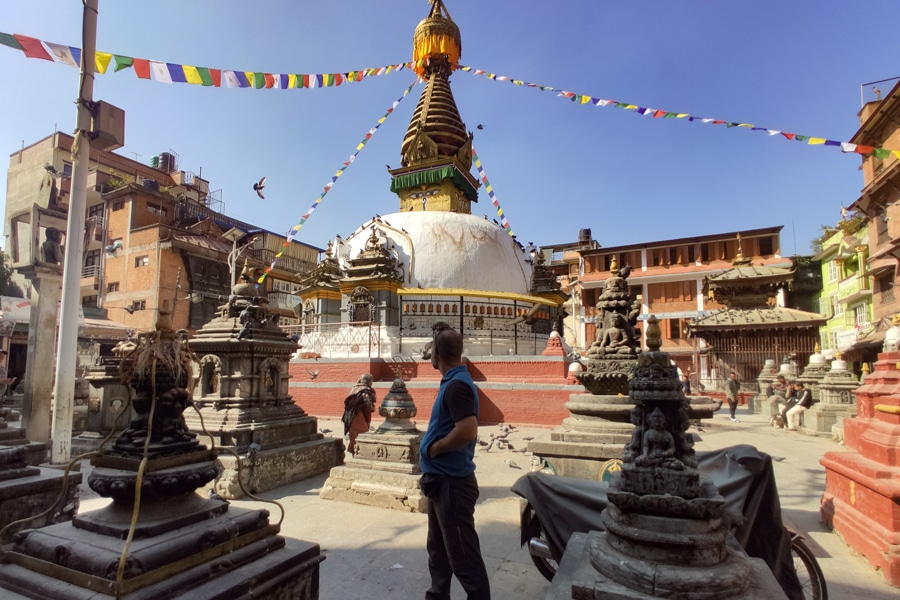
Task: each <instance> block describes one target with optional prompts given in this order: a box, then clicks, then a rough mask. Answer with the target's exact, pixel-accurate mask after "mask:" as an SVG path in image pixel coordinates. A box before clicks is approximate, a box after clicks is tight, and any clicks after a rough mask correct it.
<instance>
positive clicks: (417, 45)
mask: <svg viewBox="0 0 900 600" xmlns="http://www.w3.org/2000/svg"><path fill="white" fill-rule="evenodd" d="M461 55H462V36H460V33H459V27H457V25H456V23H454V22H453V19H451V18H450V12H449V11H448V10H447V7H446V6H444V2H443V0H431V11H430V12H429V13H428V17H426V18H425V19H423V20H422V21H421V22H420V23H419V25H418V26H417V27H416V31H415V33H414V34H413V61H414V62H415V64H414V65H413V71H415V72H416V74H417V75H418V76H419V77H421V78H423V79H428V77H429V76H430V70H429V69H426V67H427V66H429V65H428V63H430V61H431V60H433V59H441V58H442V59H444V60H445V61H446V62H448V63H449V64H450V69H451V70H455V69H456V67H457V66H458V65H459V58H460V56H461Z"/></svg>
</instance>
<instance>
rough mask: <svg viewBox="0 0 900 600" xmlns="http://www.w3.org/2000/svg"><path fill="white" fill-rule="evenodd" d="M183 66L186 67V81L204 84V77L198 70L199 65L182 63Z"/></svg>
mask: <svg viewBox="0 0 900 600" xmlns="http://www.w3.org/2000/svg"><path fill="white" fill-rule="evenodd" d="M181 68H182V69H184V79H185V81H187V82H188V83H193V84H194V85H203V78H202V77H200V73H198V72H197V67H192V66H190V65H181Z"/></svg>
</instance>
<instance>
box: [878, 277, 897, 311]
mask: <svg viewBox="0 0 900 600" xmlns="http://www.w3.org/2000/svg"><path fill="white" fill-rule="evenodd" d="M875 283H876V285H877V286H878V291H879V292H881V303H882V304H887V303H888V302H893V301H894V276H893V274H888V275H884V276H882V277H879V278H878V279H876V280H875Z"/></svg>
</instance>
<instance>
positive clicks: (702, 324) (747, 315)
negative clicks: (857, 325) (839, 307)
mask: <svg viewBox="0 0 900 600" xmlns="http://www.w3.org/2000/svg"><path fill="white" fill-rule="evenodd" d="M827 320H828V317H826V316H825V315H821V314H819V313H811V312H806V311H804V310H797V309H794V308H785V307H782V306H771V307H765V308H724V309H721V310H717V311H714V312H712V313H710V314H708V315H706V316H704V317H700V318H699V319H693V320H691V321H688V329H691V330H697V331H711V330H716V329H720V330H729V329H774V328H780V327H786V326H787V327H819V326H820V325H824V324H825V322H826V321H827Z"/></svg>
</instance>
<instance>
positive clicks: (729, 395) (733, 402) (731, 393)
mask: <svg viewBox="0 0 900 600" xmlns="http://www.w3.org/2000/svg"><path fill="white" fill-rule="evenodd" d="M740 391H741V384H740V383H738V378H737V373H735V372H734V371H732V372H731V375H729V376H728V379H727V380H726V381H725V399H726V400H728V410H730V411H731V422H732V423H740V420H738V418H737V417H736V416H735V415H734V411H735V410H737V405H738V398H739V397H740Z"/></svg>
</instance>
